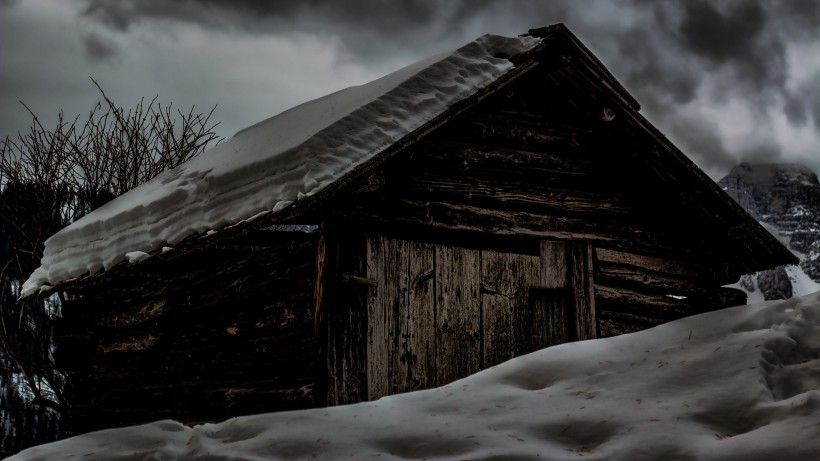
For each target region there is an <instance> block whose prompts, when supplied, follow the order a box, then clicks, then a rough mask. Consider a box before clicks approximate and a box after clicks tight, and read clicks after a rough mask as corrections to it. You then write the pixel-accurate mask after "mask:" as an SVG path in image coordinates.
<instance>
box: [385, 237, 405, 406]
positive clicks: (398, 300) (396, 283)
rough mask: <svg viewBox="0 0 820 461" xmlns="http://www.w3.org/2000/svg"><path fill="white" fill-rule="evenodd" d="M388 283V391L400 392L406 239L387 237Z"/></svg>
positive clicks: (386, 317) (386, 275) (386, 311)
mask: <svg viewBox="0 0 820 461" xmlns="http://www.w3.org/2000/svg"><path fill="white" fill-rule="evenodd" d="M384 242H385V245H384V248H385V266H384V273H385V278H386V284H387V291H386V292H385V296H386V299H387V304H386V306H385V307H386V309H385V330H386V331H387V383H388V388H387V391H388V394H390V395H392V394H397V393H399V392H400V391H399V384H400V383H401V381H402V380H403V378H404V371H405V367H404V366H403V365H402V363H401V360H402V354H403V350H402V334H403V333H405V332H406V331H407V314H406V303H407V299H406V298H407V263H408V260H407V241H404V240H397V239H392V238H385V239H384Z"/></svg>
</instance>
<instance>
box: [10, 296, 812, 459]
mask: <svg viewBox="0 0 820 461" xmlns="http://www.w3.org/2000/svg"><path fill="white" fill-rule="evenodd" d="M579 458H582V459H587V460H609V461H612V460H630V461H640V460H658V459H669V460H723V461H731V460H743V461H755V460H760V461H763V460H766V461H768V460H774V459H794V460H798V459H799V460H812V459H815V460H817V459H820V293H815V294H813V295H810V296H806V297H803V298H792V299H790V300H788V301H778V302H768V303H762V304H756V305H751V306H739V307H735V308H731V309H725V310H721V311H716V312H710V313H707V314H702V315H699V316H694V317H688V318H684V319H681V320H677V321H675V322H671V323H668V324H665V325H661V326H658V327H655V328H652V329H650V330H646V331H642V332H639V333H633V334H628V335H623V336H619V337H614V338H606V339H598V340H591V341H584V342H577V343H569V344H564V345H560V346H555V347H551V348H548V349H544V350H541V351H538V352H534V353H532V354H529V355H526V356H523V357H519V358H516V359H513V360H511V361H508V362H506V363H503V364H501V365H498V366H496V367H493V368H490V369H488V370H485V371H483V372H480V373H478V374H475V375H473V376H470V377H468V378H465V379H462V380H460V381H456V382H454V383H452V384H449V385H447V386H444V387H441V388H438V389H433V390H428V391H420V392H414V393H408V394H400V395H395V396H391V397H385V398H382V399H380V400H377V401H374V402H368V403H361V404H357V405H350V406H343V407H334V408H322V409H314V410H306V411H296V412H283V413H273V414H264V415H257V416H246V417H240V418H234V419H230V420H227V421H224V422H221V423H217V424H205V425H201V426H195V427H187V426H185V425H183V424H180V423H178V422H174V421H159V422H155V423H151V424H146V425H143V426H135V427H128V428H120V429H110V430H105V431H100V432H93V433H89V434H85V435H81V436H78V437H74V438H71V439H68V440H64V441H61V442H56V443H53V444H49V445H44V446H40V447H35V448H31V449H28V450H26V451H24V452H22V453H20V454H18V455H17V456H14V457H12V458H10V461H23V460H28V461H37V460H73V459H82V460H86V461H94V460H122V461H125V460H145V459H155V460H174V459H208V460H212V461H220V460H271V459H323V460H328V459H331V460H332V459H357V460H362V459H380V460H401V459H429V460H434V459H435V460H461V459H471V460H490V459H493V460H497V459H515V460H529V459H550V460H574V459H579Z"/></svg>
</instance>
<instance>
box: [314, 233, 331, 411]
mask: <svg viewBox="0 0 820 461" xmlns="http://www.w3.org/2000/svg"><path fill="white" fill-rule="evenodd" d="M328 227H329V226H328V224H327V222H322V223H321V224H320V225H319V229H318V233H319V238H318V241H317V245H316V272H315V275H314V280H313V334H314V335H315V336H316V337H317V338H319V341H318V342H317V350H316V355H317V357H316V370H315V383H314V392H313V395H314V397H313V399H314V405H315V406H317V407H324V406H327V404H328V402H327V399H328V367H327V364H329V359H328V355H327V346H328V344H327V301H328V298H327V293H326V289H327V286H328V282H329V281H328V264H329V261H328V238H330V235H329V229H328Z"/></svg>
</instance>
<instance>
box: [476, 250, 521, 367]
mask: <svg viewBox="0 0 820 461" xmlns="http://www.w3.org/2000/svg"><path fill="white" fill-rule="evenodd" d="M516 269H517V267H516V264H515V261H513V256H512V255H510V254H507V253H499V252H496V251H491V250H485V251H482V252H481V323H482V329H481V333H482V335H481V336H482V341H483V347H482V351H483V353H482V364H481V367H482V368H488V367H491V366H493V365H497V364H499V363H501V362H503V361H505V360H509V359H511V358H512V357H513V356H514V352H513V350H512V343H513V338H512V334H513V331H512V328H513V326H512V323H513V321H512V319H513V313H514V309H515V287H514V282H513V279H514V277H515V274H513V273H512V272H517V271H516Z"/></svg>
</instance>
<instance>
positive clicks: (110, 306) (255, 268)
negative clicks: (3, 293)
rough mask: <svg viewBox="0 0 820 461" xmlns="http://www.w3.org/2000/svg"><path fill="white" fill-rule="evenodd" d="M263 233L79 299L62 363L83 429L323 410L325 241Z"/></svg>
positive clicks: (70, 310) (61, 347)
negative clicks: (320, 362) (317, 393)
mask: <svg viewBox="0 0 820 461" xmlns="http://www.w3.org/2000/svg"><path fill="white" fill-rule="evenodd" d="M261 234H262V235H261V237H260V236H257V237H259V238H257V239H256V241H253V242H251V241H250V240H249V239H245V240H242V239H240V240H237V241H233V242H227V243H222V244H220V246H218V247H211V248H208V249H203V250H201V251H198V252H196V253H192V254H188V255H184V256H179V257H176V258H171V259H170V260H166V261H164V262H163V263H162V264H156V265H152V264H150V263H149V262H148V261H146V263H144V264H140V265H138V266H134V267H133V268H129V269H130V270H125V271H121V272H120V275H119V277H118V278H117V280H116V281H115V282H114V283H108V284H106V285H105V286H101V287H97V288H96V289H95V290H93V291H88V292H81V293H73V294H71V295H70V300H69V301H68V302H67V303H66V305H65V306H64V309H63V315H64V318H63V320H62V322H61V324H60V326H59V330H58V336H57V345H58V350H57V353H58V355H57V359H58V365H59V366H60V367H61V368H63V369H65V370H66V371H68V372H69V374H70V377H71V383H72V386H73V389H74V394H75V402H74V408H73V409H72V413H73V424H74V429H75V430H76V431H78V432H84V431H86V430H89V429H99V428H102V427H111V426H121V425H127V424H135V423H141V422H146V421H151V420H156V419H161V418H174V419H177V420H180V421H184V422H192V423H193V422H203V421H212V420H221V419H225V418H227V417H230V416H236V415H241V414H251V413H259V412H262V411H274V410H284V409H297V408H306V407H310V406H313V389H312V387H313V383H314V378H315V374H316V369H315V368H314V365H315V363H316V359H317V354H318V350H317V345H318V341H317V339H316V336H315V333H314V330H313V313H312V311H311V306H312V298H311V295H312V292H313V288H312V284H313V277H314V259H315V246H316V244H315V239H316V237H315V235H311V234H304V233H300V232H289V233H276V235H274V234H273V233H268V234H269V235H264V234H265V233H264V232H262V233H261ZM137 269H139V270H137Z"/></svg>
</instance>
